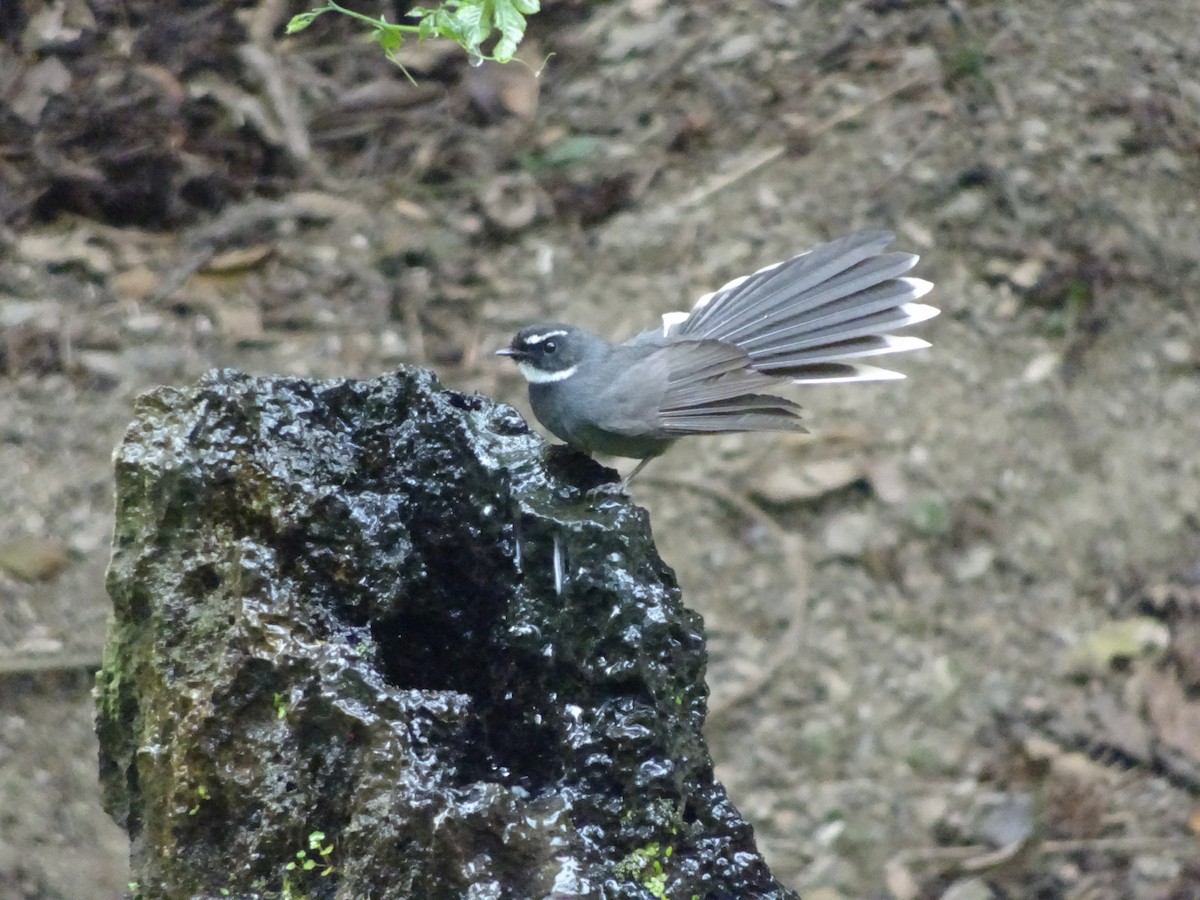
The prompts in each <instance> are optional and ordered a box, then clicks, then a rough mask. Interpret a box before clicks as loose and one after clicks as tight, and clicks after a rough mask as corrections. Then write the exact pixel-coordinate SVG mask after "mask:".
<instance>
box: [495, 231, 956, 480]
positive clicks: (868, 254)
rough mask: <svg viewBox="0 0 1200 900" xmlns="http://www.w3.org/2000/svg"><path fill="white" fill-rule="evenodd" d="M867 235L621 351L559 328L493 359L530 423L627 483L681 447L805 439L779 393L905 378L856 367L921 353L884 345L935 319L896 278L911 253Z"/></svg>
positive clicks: (913, 287) (710, 297)
mask: <svg viewBox="0 0 1200 900" xmlns="http://www.w3.org/2000/svg"><path fill="white" fill-rule="evenodd" d="M894 240H895V236H894V235H893V234H892V233H891V232H890V231H887V230H885V229H870V230H865V231H860V232H857V233H854V234H850V235H848V236H846V237H842V238H839V239H837V240H833V241H830V242H828V243H825V244H820V245H818V246H816V247H814V248H813V249H811V250H809V251H807V252H805V253H801V254H799V255H797V256H793V257H791V258H790V259H787V260H785V261H783V262H778V263H774V264H772V265H769V266H765V267H764V268H761V269H759V270H758V271H757V272H754V273H753V274H751V275H745V276H742V277H740V278H735V279H733V280H732V281H730V282H729V283H728V284H726V285H724V286H723V287H721V288H719V289H718V290H715V291H712V292H711V293H708V294H705V295H704V296H702V297H700V298H699V299H698V300H697V301H696V304H695V306H693V308H692V309H691V311H690V312H673V313H667V314H665V315H663V317H662V326H661V327H659V328H652V329H650V330H649V331H644V332H642V333H641V334H638V335H636V336H634V337H632V338H630V339H629V340H627V341H625V342H623V343H616V344H614V343H611V342H609V341H608V340H606V339H605V338H603V337H601V336H600V335H598V334H594V333H592V332H590V331H586V330H584V329H582V328H578V327H576V326H574V325H567V324H564V323H561V322H548V323H541V324H537V325H531V326H529V327H526V328H522V329H521V330H520V331H518V332H517V334H516V335H515V336H514V337H513V338H512V341H511V342H510V344H509V346H508V347H505V348H504V349H501V350H498V351H497V355H499V356H507V357H510V358H511V359H513V360H514V361H515V362H516V364H517V367H518V369H519V371H520V373H521V374H522V375H523V376H524V378H525V380H526V381H527V382H528V383H529V401H530V405H531V406H532V408H533V413H534V415H535V416H536V417H537V419H538V421H540V422H541V423H542V425H544V426H545V427H546V428H547V429H548V430H549V431H550V432H551V433H553V434H554V435H555V436H557V437H558V438H560V439H561V440H563V441H565V442H566V443H567V444H568V445H570V446H572V447H574V448H576V449H579V450H582V451H584V452H585V453H588V454H596V453H600V454H606V455H610V456H620V457H629V458H633V459H637V460H640V461H639V462H638V464H637V466H636V467H635V468H634V469H633V471H632V472H630V473H629V475H628V476H626V478H625V479H624V480H623V481H622V482H621V485H620V486H621V487H622V488H624V487H627V486H628V484H629V482H630V481H632V480H633V478H634V476H636V475H637V474H638V472H640V471H642V469H643V468H644V467H645V466H646V465H647V464H648V463H649V462H650V461H651V460H653V459H655V458H657V457H658V456H660V455H662V453H664V452H665V451H666V450H667V448H669V447H670V446H671V445H672V444H674V443H675V441H677V440H679V439H680V438H683V437H689V436H692V435H703V434H726V433H731V432H748V431H750V432H758V431H763V432H804V431H807V428H805V426H804V425H803V423H802V422H801V418H800V406H799V405H798V404H797V403H796V402H794V401H793V400H790V399H788V398H787V397H784V396H780V395H779V393H778V392H779V391H780V389H783V388H787V386H788V385H789V384H794V385H812V384H843V383H848V382H857V381H885V380H891V379H898V378H904V377H905V376H904V375H902V374H900V373H898V372H893V371H890V370H888V369H882V368H877V367H875V366H872V365H867V364H864V363H862V362H860V360H862V359H864V358H869V357H874V356H882V355H884V354H889V353H901V352H906V351H911V350H919V349H923V348H925V347H928V346H930V345H929V342H928V341H925V340H922V339H920V338H918V337H913V336H908V335H894V334H891V333H890V332H892V331H894V330H897V329H901V328H906V327H908V326H911V325H916V324H918V323H920V322H924V321H926V320H928V319H931V318H933V317H934V316H936V315H937V314H938V312H939V310H938V309H937V308H935V307H933V306H929V305H927V304H924V303H918V302H917V301H918V300H920V298H921V297H923V296H924V295H925V294H927V293H928V292H929V291H930V290H931V289H932V288H933V284H932V283H931V282H929V281H926V280H925V279H923V278H913V277H910V276H907V275H905V273H906V272H908V271H909V270H910V269H912V267H913V266H915V265H916V263H917V260H918V257H917V256H916V255H915V254H912V253H905V252H900V251H887V248H888V247H889V246H890V245H891V244H892V243H893V242H894Z"/></svg>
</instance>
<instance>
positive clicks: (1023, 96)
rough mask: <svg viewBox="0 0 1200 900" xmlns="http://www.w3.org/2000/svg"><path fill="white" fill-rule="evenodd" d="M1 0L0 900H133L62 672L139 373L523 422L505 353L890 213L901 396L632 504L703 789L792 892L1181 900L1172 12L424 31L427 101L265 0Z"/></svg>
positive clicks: (1179, 305)
mask: <svg viewBox="0 0 1200 900" xmlns="http://www.w3.org/2000/svg"><path fill="white" fill-rule="evenodd" d="M4 6H5V9H4V10H3V11H0V34H3V36H4V38H5V40H4V41H3V42H0V213H2V214H3V216H4V219H3V224H2V225H0V898H72V900H74V898H80V900H83V898H88V900H93V898H107V897H118V896H120V895H121V894H122V892H123V891H124V885H125V883H126V881H127V875H126V868H125V855H126V852H127V843H126V840H125V837H124V835H123V834H122V833H121V832H120V831H119V830H118V829H117V828H116V827H115V825H113V823H112V822H111V821H110V820H109V819H108V818H107V816H106V815H105V814H104V813H103V811H102V810H101V809H100V806H99V799H98V792H97V786H96V771H95V764H96V760H95V757H96V747H95V739H94V736H93V734H92V724H91V701H90V696H89V690H90V683H91V679H90V672H91V670H92V668H93V667H94V665H95V663H96V661H97V660H98V658H99V653H100V647H101V645H102V641H103V636H104V625H105V617H106V615H107V610H108V601H107V598H106V595H105V592H104V567H105V564H106V558H107V553H108V540H109V534H110V528H111V508H112V504H111V478H110V454H111V452H112V448H113V446H114V445H115V444H116V443H117V441H118V440H119V438H120V436H121V433H122V429H123V427H124V425H125V423H126V422H127V421H128V420H129V417H130V411H131V403H132V399H133V397H134V396H136V395H137V394H138V393H139V392H140V391H142V390H144V389H146V388H148V387H150V386H152V385H156V384H162V383H181V382H187V381H190V380H191V379H194V378H195V377H197V376H198V375H199V374H200V373H202V372H203V371H205V370H206V369H208V368H210V367H213V366H234V367H238V368H242V369H246V370H249V371H253V372H262V373H289V374H303V375H309V376H314V377H324V376H370V375H372V374H375V373H378V372H381V371H385V370H387V369H388V368H390V367H394V366H396V365H398V364H400V363H413V364H418V365H425V366H429V367H432V368H434V369H435V370H436V371H438V372H439V374H440V375H441V377H442V379H443V382H444V383H445V384H446V385H448V386H451V387H454V388H458V389H463V390H479V391H482V392H484V393H487V394H489V395H491V396H495V397H500V398H503V399H506V400H509V401H512V402H513V403H515V404H516V405H517V406H518V407H520V408H522V409H526V408H527V407H526V406H525V402H524V397H523V393H524V391H523V385H522V382H521V381H520V379H519V377H518V376H517V375H516V373H515V372H514V371H512V369H511V365H510V364H507V363H506V362H505V361H503V360H496V359H495V358H494V357H493V356H492V355H491V351H492V350H494V349H496V348H498V347H500V346H503V345H504V344H505V343H506V341H507V338H508V336H509V334H510V333H511V332H512V331H513V330H514V329H515V328H516V327H517V326H519V325H522V324H527V323H529V322H531V321H536V320H539V319H545V318H553V319H562V320H566V321H571V322H575V323H577V324H581V325H585V326H590V327H593V328H595V329H597V330H600V331H603V332H604V333H607V334H610V335H612V336H628V335H629V334H632V333H633V332H634V331H636V330H639V329H640V328H643V327H647V326H649V325H650V324H652V323H654V322H657V320H658V316H659V314H660V313H662V312H665V311H668V310H672V309H679V308H684V307H686V306H687V305H688V304H690V303H691V301H692V300H693V299H694V298H695V297H696V296H697V295H699V294H701V293H703V292H705V291H706V290H709V289H711V288H712V287H715V286H717V285H719V284H721V283H723V282H724V281H725V280H727V279H728V278H730V277H732V276H734V275H738V274H742V273H745V272H748V271H752V270H754V269H756V268H758V267H760V266H761V265H764V264H766V263H769V262H772V261H775V260H777V259H780V258H782V257H786V256H788V255H790V254H792V253H795V252H797V251H799V250H801V249H805V248H807V247H808V246H810V245H811V244H813V243H815V242H817V241H820V240H823V239H827V238H832V237H836V236H838V235H840V234H843V233H846V232H848V231H850V230H852V229H855V228H859V227H865V226H874V225H882V226H886V227H889V228H892V229H893V230H895V231H896V233H897V236H898V238H897V242H898V246H900V247H902V248H905V249H911V250H914V251H916V252H919V253H920V254H921V255H922V260H921V263H920V265H919V268H918V270H917V273H916V274H919V275H921V276H923V277H926V278H929V279H931V280H933V281H935V282H936V284H937V287H936V290H935V292H934V293H933V294H932V295H931V297H930V300H929V302H932V303H934V304H935V305H938V306H940V307H941V308H942V310H943V314H942V315H941V316H940V317H939V318H938V319H936V320H934V321H933V322H932V323H930V325H929V327H927V328H925V329H924V330H923V331H922V332H921V333H922V336H923V337H926V338H928V339H929V340H931V341H932V342H933V344H934V346H933V348H932V349H930V350H928V351H925V352H924V353H922V354H919V355H913V356H912V357H911V358H902V359H898V361H897V365H898V366H899V367H900V368H902V369H903V370H904V371H905V372H907V374H908V375H909V378H908V380H906V381H900V382H888V383H883V384H874V385H867V386H859V385H853V386H846V387H844V388H812V389H809V390H807V391H806V392H805V393H804V394H803V396H801V397H799V398H798V399H799V400H800V402H802V403H803V405H804V406H805V409H806V416H807V419H808V421H809V424H810V426H811V428H812V434H811V435H808V436H803V438H802V439H801V438H797V437H786V438H784V437H762V436H753V437H741V436H738V437H732V438H721V439H715V438H705V439H697V440H695V441H692V442H690V443H689V444H685V445H684V446H682V447H677V448H675V449H674V450H672V452H671V453H670V454H669V455H668V456H666V457H664V459H663V460H660V461H658V462H656V463H655V464H654V465H653V466H652V467H651V468H649V469H648V470H647V472H646V473H645V475H644V476H643V477H640V478H639V480H638V481H636V482H634V486H633V494H634V496H635V498H636V499H637V500H638V502H641V503H643V504H645V505H646V506H647V507H648V508H649V509H650V511H651V515H652V521H653V523H654V529H655V534H656V537H657V539H658V541H659V544H660V549H661V552H662V554H663V556H664V558H665V559H666V560H667V561H668V562H669V563H670V564H671V565H672V566H673V567H674V568H675V569H676V570H677V572H678V575H679V580H680V583H681V584H682V585H683V588H684V591H685V598H686V600H687V601H688V602H689V604H690V605H692V606H693V607H695V608H696V609H698V610H699V611H700V612H702V613H703V615H704V617H705V620H706V622H707V626H708V630H709V638H710V652H711V665H710V669H709V684H710V686H711V689H712V696H713V700H712V707H713V711H712V715H711V718H710V722H709V726H708V729H707V733H708V736H709V740H710V744H711V748H712V751H713V753H714V756H715V758H716V759H717V760H718V774H719V777H720V778H721V779H722V781H723V782H724V784H725V785H726V787H727V788H728V790H729V793H730V795H731V796H732V798H733V800H734V802H735V803H736V804H737V806H738V807H739V808H740V809H741V811H742V812H743V813H744V814H745V815H746V817H747V818H748V819H749V820H750V821H751V822H753V823H754V825H755V828H756V832H757V835H758V840H759V844H760V847H761V849H762V850H763V852H764V853H765V855H766V856H767V859H768V861H769V862H770V863H771V865H772V867H773V870H774V871H775V873H776V874H777V875H778V876H779V877H780V878H781V879H782V880H784V881H785V882H787V883H789V884H791V885H793V886H795V887H796V888H797V889H798V890H800V891H801V892H802V893H803V894H804V896H805V897H806V898H808V900H834V898H856V897H862V898H868V897H894V898H897V900H911V898H918V897H940V896H945V897H948V898H951V897H952V898H957V900H963V898H987V897H997V898H999V897H1013V898H1016V897H1040V898H1058V897H1063V898H1109V897H1112V898H1124V897H1130V898H1139V900H1141V898H1145V900H1151V898H1153V900H1159V898H1164V900H1165V898H1188V897H1200V853H1198V852H1197V851H1198V849H1200V846H1198V842H1197V841H1198V838H1197V835H1198V833H1200V799H1198V794H1200V701H1197V699H1196V697H1197V694H1198V692H1200V452H1198V450H1197V448H1198V445H1200V299H1198V293H1197V284H1198V283H1200V279H1198V277H1197V275H1198V272H1200V266H1198V263H1200V30H1198V28H1197V20H1196V14H1195V8H1194V7H1193V6H1192V5H1191V4H1189V3H1181V2H1176V0H1157V2H1144V3H1137V2H1127V0H1096V2H1091V3H1086V4H1084V3H1061V2H1059V0H1025V2H1022V3H1002V2H987V0H984V2H978V3H974V2H973V3H969V4H968V3H963V2H959V0H946V2H941V3H934V2H921V0H912V2H905V0H892V2H887V0H860V2H844V3H837V2H814V3H802V2H797V0H773V2H770V0H740V2H738V0H735V2H697V3H688V4H675V3H665V2H658V0H614V2H611V3H596V4H589V3H582V2H565V0H564V2H557V3H555V2H548V3H546V4H545V6H546V7H547V9H546V11H545V12H544V13H543V14H542V15H541V16H538V17H535V19H534V21H533V24H532V26H531V31H530V38H529V39H528V42H527V47H526V52H525V55H526V56H527V57H528V58H530V59H533V60H541V59H542V58H543V57H544V56H545V55H546V54H548V53H550V52H553V53H554V54H555V55H554V56H553V58H552V59H551V60H550V62H549V64H548V65H547V67H546V69H545V72H544V73H543V74H542V76H541V79H540V81H536V82H535V81H534V80H533V79H532V78H531V76H530V75H529V73H528V71H527V70H525V69H522V68H519V67H510V68H508V69H504V70H501V71H497V70H496V69H494V68H493V67H491V66H483V67H480V68H473V67H471V66H469V65H467V63H466V62H465V60H464V59H463V57H462V54H461V53H460V52H458V51H457V50H455V49H454V48H452V47H442V46H434V45H421V46H419V47H417V46H414V47H412V48H411V52H410V50H409V49H408V48H406V50H405V51H402V56H404V54H408V55H407V56H404V58H406V59H407V60H409V61H410V63H411V65H410V68H411V71H412V73H413V75H414V77H415V79H416V82H417V84H416V85H415V86H413V85H411V84H409V83H408V82H407V81H405V80H404V78H403V76H402V75H400V74H399V73H398V72H397V70H396V69H394V68H393V67H392V66H391V65H390V64H389V63H387V62H386V61H384V60H382V59H381V58H380V56H379V54H378V51H377V50H375V49H374V48H372V47H371V46H370V45H369V44H367V43H364V41H363V40H362V39H361V36H360V35H359V34H358V33H357V32H355V31H354V29H352V28H349V27H344V26H343V25H342V24H322V25H321V26H320V27H314V29H312V31H311V32H308V33H306V34H305V35H303V36H301V37H300V38H293V39H288V38H282V37H280V36H279V35H280V33H281V22H282V21H284V20H285V19H286V15H287V14H288V13H289V12H294V11H296V10H294V9H284V7H285V4H283V3H270V2H268V3H264V4H259V5H254V4H241V6H242V8H241V9H240V10H238V11H236V12H234V11H233V10H232V7H233V5H232V4H219V3H214V4H203V3H201V4H196V3H190V4H189V3H179V4H174V3H160V4H157V5H155V4H150V5H149V6H147V4H146V3H144V2H129V3H124V4H115V3H112V2H105V0H96V2H93V3H91V4H90V5H89V4H85V3H83V2H73V0H60V2H57V3H54V4H41V3H33V2H26V3H16V4H7V3H6V4H4ZM297 8H299V6H298V7H297ZM393 13H394V11H393ZM389 18H395V16H394V14H392V15H389ZM106 104H107V106H106Z"/></svg>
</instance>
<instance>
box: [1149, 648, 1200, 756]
mask: <svg viewBox="0 0 1200 900" xmlns="http://www.w3.org/2000/svg"><path fill="white" fill-rule="evenodd" d="M1142 684H1143V689H1144V694H1143V698H1144V702H1145V704H1146V710H1147V711H1148V712H1149V714H1150V721H1151V722H1152V723H1153V725H1154V728H1155V731H1157V733H1158V737H1159V740H1161V741H1162V742H1163V743H1164V744H1166V745H1168V746H1169V747H1171V748H1173V749H1175V750H1178V751H1179V752H1180V753H1182V754H1184V755H1185V756H1187V758H1188V759H1191V760H1193V761H1195V762H1200V703H1197V702H1195V701H1191V700H1188V698H1187V696H1186V695H1185V694H1184V691H1183V686H1182V685H1180V683H1179V682H1178V681H1177V680H1176V679H1175V678H1173V677H1171V676H1170V675H1168V674H1166V673H1165V672H1160V671H1158V670H1157V669H1149V668H1147V670H1146V672H1145V674H1144V678H1143V682H1142Z"/></svg>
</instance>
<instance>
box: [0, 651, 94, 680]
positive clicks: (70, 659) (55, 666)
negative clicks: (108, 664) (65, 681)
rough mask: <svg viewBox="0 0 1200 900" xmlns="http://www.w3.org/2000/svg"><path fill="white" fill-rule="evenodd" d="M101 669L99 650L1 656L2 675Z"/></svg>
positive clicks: (0, 670) (0, 673)
mask: <svg viewBox="0 0 1200 900" xmlns="http://www.w3.org/2000/svg"><path fill="white" fill-rule="evenodd" d="M98 668H100V651H99V650H76V651H69V652H65V653H38V654H36V655H32V656H20V655H18V656H0V675H31V674H33V673H35V672H54V671H67V670H70V669H88V670H92V669H98Z"/></svg>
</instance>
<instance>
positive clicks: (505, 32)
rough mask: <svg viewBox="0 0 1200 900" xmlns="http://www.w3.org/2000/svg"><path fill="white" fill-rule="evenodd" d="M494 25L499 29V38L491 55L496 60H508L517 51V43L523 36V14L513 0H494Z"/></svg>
mask: <svg viewBox="0 0 1200 900" xmlns="http://www.w3.org/2000/svg"><path fill="white" fill-rule="evenodd" d="M495 3H496V11H495V17H496V27H497V28H499V29H500V40H499V41H497V42H496V48H495V49H494V50H493V51H492V55H493V56H494V57H495V58H496V62H502V63H504V62H509V61H510V60H511V59H512V58H513V54H514V53H516V52H517V44H519V43H521V38H523V37H525V16H524V15H523V14H522V12H521V9H520V8H519V7H518V6H517V4H516V2H514V0H495Z"/></svg>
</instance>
